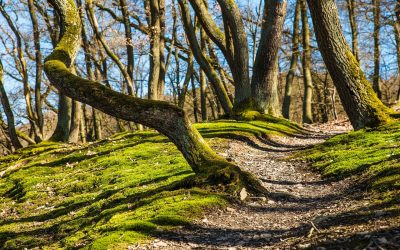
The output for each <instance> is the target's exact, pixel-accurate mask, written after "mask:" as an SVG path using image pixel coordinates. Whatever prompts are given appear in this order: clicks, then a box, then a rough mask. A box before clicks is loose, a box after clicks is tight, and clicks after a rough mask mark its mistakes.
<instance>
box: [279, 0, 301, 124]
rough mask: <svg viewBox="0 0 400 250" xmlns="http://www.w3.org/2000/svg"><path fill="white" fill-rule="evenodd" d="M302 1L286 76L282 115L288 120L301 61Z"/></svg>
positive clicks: (294, 24)
mask: <svg viewBox="0 0 400 250" xmlns="http://www.w3.org/2000/svg"><path fill="white" fill-rule="evenodd" d="M300 18H301V12H300V0H297V1H296V11H295V13H294V21H293V32H292V58H291V59H290V68H289V72H288V74H287V76H286V85H285V97H284V99H283V106H282V115H283V117H285V118H286V119H289V118H290V103H291V99H292V85H293V79H294V77H295V73H296V69H297V61H298V60H299V30H300V29H299V26H300V25H299V24H300Z"/></svg>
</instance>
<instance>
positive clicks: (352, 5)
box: [346, 0, 360, 62]
mask: <svg viewBox="0 0 400 250" xmlns="http://www.w3.org/2000/svg"><path fill="white" fill-rule="evenodd" d="M346 1H347V10H348V12H349V23H350V28H351V47H352V49H353V54H354V56H355V57H356V59H357V61H358V62H360V52H359V49H358V27H357V19H356V6H357V5H356V0H346Z"/></svg>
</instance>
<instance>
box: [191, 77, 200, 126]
mask: <svg viewBox="0 0 400 250" xmlns="http://www.w3.org/2000/svg"><path fill="white" fill-rule="evenodd" d="M191 83H192V95H193V115H194V120H195V122H199V116H198V114H197V110H198V109H199V102H198V100H197V93H196V86H195V84H194V77H192V79H191Z"/></svg>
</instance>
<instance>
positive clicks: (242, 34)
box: [217, 0, 286, 111]
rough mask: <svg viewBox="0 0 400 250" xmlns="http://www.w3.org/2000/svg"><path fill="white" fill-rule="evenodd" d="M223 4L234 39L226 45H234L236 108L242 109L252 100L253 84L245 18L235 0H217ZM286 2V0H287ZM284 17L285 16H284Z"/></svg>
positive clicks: (222, 8) (232, 68)
mask: <svg viewBox="0 0 400 250" xmlns="http://www.w3.org/2000/svg"><path fill="white" fill-rule="evenodd" d="M217 1H218V3H219V5H220V6H221V10H222V16H223V18H224V22H225V23H227V24H228V26H229V27H226V28H225V30H226V31H228V30H229V31H230V35H231V36H232V39H228V37H227V39H226V40H227V41H226V46H227V47H229V46H232V45H233V51H232V53H233V63H232V65H233V67H231V72H232V76H233V79H234V81H235V102H234V105H235V108H234V109H235V110H237V111H241V110H242V109H243V105H246V104H247V102H249V101H250V97H251V84H250V77H249V46H248V41H247V34H246V30H245V28H244V24H243V18H242V15H241V13H240V10H239V7H238V6H237V5H236V3H235V1H231V0H217ZM285 2H286V0H285ZM283 19H284V18H283ZM231 43H232V45H231Z"/></svg>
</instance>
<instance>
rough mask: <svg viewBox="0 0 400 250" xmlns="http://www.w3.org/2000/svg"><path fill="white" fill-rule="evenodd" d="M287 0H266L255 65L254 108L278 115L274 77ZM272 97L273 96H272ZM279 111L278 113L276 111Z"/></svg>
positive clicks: (253, 83)
mask: <svg viewBox="0 0 400 250" xmlns="http://www.w3.org/2000/svg"><path fill="white" fill-rule="evenodd" d="M286 6H287V1H286V0H285V1H274V0H265V6H264V18H263V23H262V31H261V40H260V44H259V47H258V51H257V56H256V60H255V63H254V67H253V78H252V81H251V86H252V89H251V90H252V99H253V101H254V108H255V109H256V110H258V111H260V112H262V113H266V114H271V115H278V114H279V113H280V107H279V106H278V105H279V103H277V101H276V100H275V98H276V97H275V96H274V95H273V91H275V90H274V85H275V84H276V83H274V82H273V79H274V78H276V77H275V74H277V67H276V62H277V60H278V50H279V47H280V44H281V35H282V30H283V23H284V21H285V16H286ZM271 97H272V98H271ZM276 111H278V113H276Z"/></svg>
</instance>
